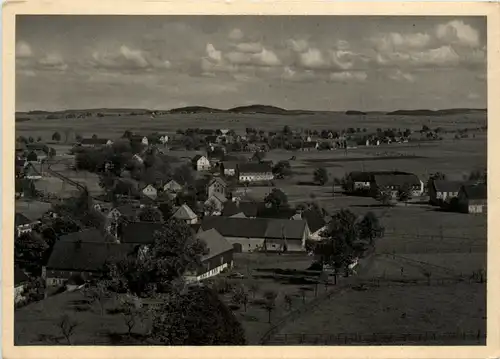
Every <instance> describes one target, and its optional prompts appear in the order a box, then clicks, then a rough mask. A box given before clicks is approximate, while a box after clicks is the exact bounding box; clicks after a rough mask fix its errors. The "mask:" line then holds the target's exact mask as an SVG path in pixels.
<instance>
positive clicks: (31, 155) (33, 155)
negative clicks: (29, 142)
mask: <svg viewBox="0 0 500 359" xmlns="http://www.w3.org/2000/svg"><path fill="white" fill-rule="evenodd" d="M26 160H27V161H28V162H36V161H37V160H38V156H37V155H36V153H35V151H31V152H30V153H28V156H26Z"/></svg>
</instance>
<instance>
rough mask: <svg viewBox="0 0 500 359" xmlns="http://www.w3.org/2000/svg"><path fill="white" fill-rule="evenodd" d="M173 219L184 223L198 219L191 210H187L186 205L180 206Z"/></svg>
mask: <svg viewBox="0 0 500 359" xmlns="http://www.w3.org/2000/svg"><path fill="white" fill-rule="evenodd" d="M173 217H174V218H177V219H181V220H185V221H186V220H192V219H195V218H198V216H197V215H196V214H195V213H194V212H193V210H192V209H191V208H189V206H188V205H187V204H183V205H182V206H180V207H179V209H178V210H177V211H175V213H174V215H173Z"/></svg>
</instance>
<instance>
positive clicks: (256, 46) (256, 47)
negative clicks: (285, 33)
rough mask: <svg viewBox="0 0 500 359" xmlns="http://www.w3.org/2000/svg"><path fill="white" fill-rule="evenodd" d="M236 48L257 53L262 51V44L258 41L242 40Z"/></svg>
mask: <svg viewBox="0 0 500 359" xmlns="http://www.w3.org/2000/svg"><path fill="white" fill-rule="evenodd" d="M236 49H237V50H238V51H240V52H250V53H256V52H261V51H262V45H261V44H260V43H258V42H242V43H240V44H237V45H236Z"/></svg>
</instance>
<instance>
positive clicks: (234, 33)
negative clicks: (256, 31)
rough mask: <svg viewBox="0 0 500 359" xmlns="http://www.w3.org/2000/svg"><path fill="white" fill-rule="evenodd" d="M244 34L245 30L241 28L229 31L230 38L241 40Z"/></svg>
mask: <svg viewBox="0 0 500 359" xmlns="http://www.w3.org/2000/svg"><path fill="white" fill-rule="evenodd" d="M243 36H244V35H243V31H241V30H240V29H233V30H231V32H230V33H229V38H230V39H231V40H241V39H243Z"/></svg>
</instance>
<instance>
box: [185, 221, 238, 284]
mask: <svg viewBox="0 0 500 359" xmlns="http://www.w3.org/2000/svg"><path fill="white" fill-rule="evenodd" d="M196 237H197V238H198V239H199V240H200V241H203V242H205V244H206V246H207V250H208V253H206V254H205V255H203V256H202V258H201V263H202V264H201V267H200V268H198V269H197V270H196V271H192V272H188V273H186V275H185V278H186V280H187V281H188V282H192V281H201V280H204V279H207V278H210V277H213V276H216V275H218V274H220V273H221V272H222V271H223V270H225V269H230V268H232V267H233V251H234V250H233V246H232V245H231V244H230V243H229V242H228V241H227V240H226V239H225V238H224V237H223V236H222V235H221V234H220V233H219V232H217V230H215V229H209V230H207V231H204V232H200V233H198V234H197V236H196Z"/></svg>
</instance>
